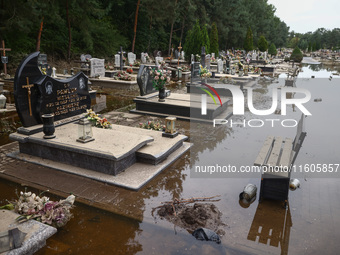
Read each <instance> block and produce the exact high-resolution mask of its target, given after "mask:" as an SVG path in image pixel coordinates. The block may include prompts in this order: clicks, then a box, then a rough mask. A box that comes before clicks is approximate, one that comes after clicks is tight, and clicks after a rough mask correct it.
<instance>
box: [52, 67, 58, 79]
mask: <svg viewBox="0 0 340 255" xmlns="http://www.w3.org/2000/svg"><path fill="white" fill-rule="evenodd" d="M56 71H57V69H56V68H55V67H52V77H53V78H57V75H56Z"/></svg>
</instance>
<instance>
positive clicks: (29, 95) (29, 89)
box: [22, 77, 34, 116]
mask: <svg viewBox="0 0 340 255" xmlns="http://www.w3.org/2000/svg"><path fill="white" fill-rule="evenodd" d="M26 82H27V85H24V86H22V87H23V88H24V89H27V94H28V107H29V110H30V116H32V106H31V88H32V87H33V86H34V84H29V79H28V77H26Z"/></svg>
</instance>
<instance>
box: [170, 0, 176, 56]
mask: <svg viewBox="0 0 340 255" xmlns="http://www.w3.org/2000/svg"><path fill="white" fill-rule="evenodd" d="M176 5H177V0H176V2H175V8H174V14H173V15H174V16H173V19H172V23H171V30H170V39H169V50H168V56H170V51H171V40H172V32H173V30H174V23H175V13H176Z"/></svg>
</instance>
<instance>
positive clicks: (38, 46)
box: [35, 17, 44, 51]
mask: <svg viewBox="0 0 340 255" xmlns="http://www.w3.org/2000/svg"><path fill="white" fill-rule="evenodd" d="M43 24H44V17H42V20H41V23H40V28H39V32H38V38H37V47H36V49H35V51H40V39H41V32H42V29H43Z"/></svg>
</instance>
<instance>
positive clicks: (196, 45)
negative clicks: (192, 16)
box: [184, 20, 203, 58]
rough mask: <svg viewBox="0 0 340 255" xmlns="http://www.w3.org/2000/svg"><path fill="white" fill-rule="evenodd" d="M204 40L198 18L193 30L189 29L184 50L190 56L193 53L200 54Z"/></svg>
mask: <svg viewBox="0 0 340 255" xmlns="http://www.w3.org/2000/svg"><path fill="white" fill-rule="evenodd" d="M202 45H203V42H202V32H201V27H200V24H199V21H198V20H197V21H196V23H195V26H194V27H193V28H192V30H189V31H188V33H187V37H186V39H185V44H184V51H185V52H186V55H187V57H188V58H189V57H190V55H191V54H194V55H195V54H200V53H201V47H202Z"/></svg>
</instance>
